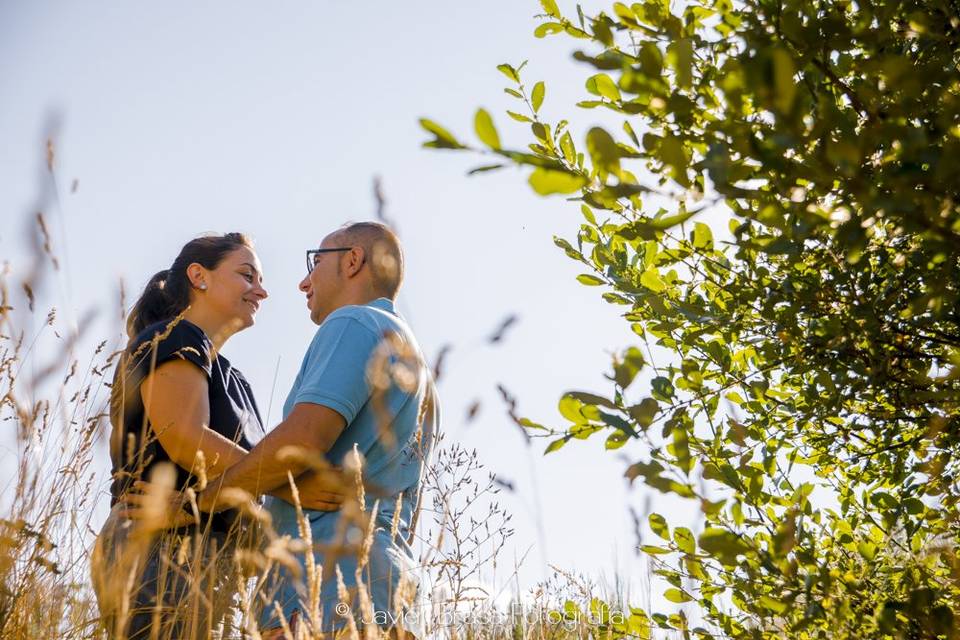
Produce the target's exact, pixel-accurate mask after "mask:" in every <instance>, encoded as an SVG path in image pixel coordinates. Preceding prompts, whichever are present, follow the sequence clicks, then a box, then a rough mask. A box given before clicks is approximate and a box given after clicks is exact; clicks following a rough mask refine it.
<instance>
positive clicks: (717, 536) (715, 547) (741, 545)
mask: <svg viewBox="0 0 960 640" xmlns="http://www.w3.org/2000/svg"><path fill="white" fill-rule="evenodd" d="M698 543H699V545H700V548H701V549H703V550H704V551H706V552H707V553H709V554H710V555H711V556H713V557H715V558H717V559H718V560H720V562H721V563H723V564H724V565H726V566H731V565H734V564H736V560H737V556H738V555H740V554H742V553H745V552H746V551H748V550H749V549H750V546H749V545H748V544H747V543H745V542H744V541H743V540H741V539H740V536H738V535H736V534H734V533H731V532H730V531H727V530H726V529H720V528H716V527H709V528H707V529H704V531H703V533H701V534H700V538H699V540H698Z"/></svg>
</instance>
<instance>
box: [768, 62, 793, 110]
mask: <svg viewBox="0 0 960 640" xmlns="http://www.w3.org/2000/svg"><path fill="white" fill-rule="evenodd" d="M772 55H773V90H774V96H775V97H774V105H775V106H776V107H777V109H778V110H779V111H780V112H781V113H787V112H789V111H790V109H791V107H793V100H794V98H795V97H796V95H797V83H796V81H795V80H794V78H793V76H794V74H795V73H796V67H795V66H794V64H793V56H791V55H790V54H789V53H788V52H787V51H785V50H784V49H781V48H776V49H774V50H773V54H772Z"/></svg>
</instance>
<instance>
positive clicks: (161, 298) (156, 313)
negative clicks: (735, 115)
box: [127, 269, 170, 338]
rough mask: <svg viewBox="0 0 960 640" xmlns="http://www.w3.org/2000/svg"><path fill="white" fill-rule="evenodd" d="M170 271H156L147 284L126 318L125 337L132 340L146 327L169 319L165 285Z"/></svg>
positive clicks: (168, 300)
mask: <svg viewBox="0 0 960 640" xmlns="http://www.w3.org/2000/svg"><path fill="white" fill-rule="evenodd" d="M169 276H170V270H169V269H164V270H163V271H158V272H157V273H155V274H154V275H153V277H152V278H150V281H149V282H147V286H146V287H144V289H143V293H141V294H140V299H139V300H137V302H136V304H134V305H133V309H131V310H130V315H129V317H127V335H128V336H129V337H130V338H134V337H135V336H136V335H137V334H139V333H140V332H141V331H143V330H144V329H145V328H146V327H147V326H149V325H151V324H153V323H154V322H160V321H161V320H165V319H167V318H169V317H170V297H169V296H168V295H167V291H166V284H167V278H168V277H169Z"/></svg>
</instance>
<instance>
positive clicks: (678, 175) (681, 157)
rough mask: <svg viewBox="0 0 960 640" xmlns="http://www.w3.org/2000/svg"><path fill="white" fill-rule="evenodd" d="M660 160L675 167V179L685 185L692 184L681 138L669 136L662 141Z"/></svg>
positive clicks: (673, 172) (673, 174) (673, 173)
mask: <svg viewBox="0 0 960 640" xmlns="http://www.w3.org/2000/svg"><path fill="white" fill-rule="evenodd" d="M660 160H661V161H663V164H665V165H667V166H669V167H671V168H672V169H673V171H672V173H671V175H672V176H673V179H674V180H676V181H677V182H678V183H679V184H681V185H683V186H684V187H687V186H690V180H689V178H688V177H687V154H686V152H685V151H684V150H683V143H682V142H681V141H680V139H679V138H676V137H674V136H667V137H666V138H664V139H663V140H662V141H661V142H660Z"/></svg>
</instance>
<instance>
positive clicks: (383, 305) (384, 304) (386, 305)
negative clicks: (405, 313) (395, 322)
mask: <svg viewBox="0 0 960 640" xmlns="http://www.w3.org/2000/svg"><path fill="white" fill-rule="evenodd" d="M367 306H369V307H376V308H377V309H380V310H382V311H386V312H387V313H392V314H393V315H397V310H396V309H395V308H394V306H393V300H391V299H390V298H377V299H376V300H371V301H370V302H368V303H367Z"/></svg>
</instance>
